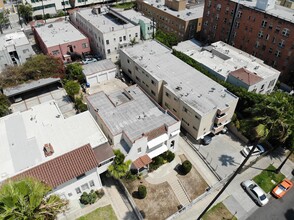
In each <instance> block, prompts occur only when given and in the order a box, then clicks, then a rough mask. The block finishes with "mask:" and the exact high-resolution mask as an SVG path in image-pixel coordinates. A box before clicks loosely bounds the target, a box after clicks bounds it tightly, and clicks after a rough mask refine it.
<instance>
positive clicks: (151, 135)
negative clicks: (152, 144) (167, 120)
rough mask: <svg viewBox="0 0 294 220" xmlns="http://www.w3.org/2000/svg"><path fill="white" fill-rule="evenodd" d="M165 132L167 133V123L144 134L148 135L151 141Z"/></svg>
mask: <svg viewBox="0 0 294 220" xmlns="http://www.w3.org/2000/svg"><path fill="white" fill-rule="evenodd" d="M164 133H166V127H165V125H162V126H160V127H158V128H155V129H154V130H152V131H149V132H146V133H144V135H145V136H147V137H148V141H150V140H153V139H154V138H157V137H159V136H160V135H163V134H164Z"/></svg>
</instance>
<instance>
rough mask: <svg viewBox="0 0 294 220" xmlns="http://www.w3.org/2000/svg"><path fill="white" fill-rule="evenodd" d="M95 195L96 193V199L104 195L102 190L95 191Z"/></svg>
mask: <svg viewBox="0 0 294 220" xmlns="http://www.w3.org/2000/svg"><path fill="white" fill-rule="evenodd" d="M95 193H96V195H97V197H98V199H101V198H102V197H103V196H104V194H105V193H104V190H103V189H99V190H96V191H95Z"/></svg>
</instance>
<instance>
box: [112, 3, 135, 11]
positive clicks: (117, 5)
mask: <svg viewBox="0 0 294 220" xmlns="http://www.w3.org/2000/svg"><path fill="white" fill-rule="evenodd" d="M134 6H135V3H134V2H126V3H122V4H116V5H113V7H114V8H124V9H131V8H133V7H134Z"/></svg>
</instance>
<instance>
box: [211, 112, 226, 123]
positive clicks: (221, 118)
mask: <svg viewBox="0 0 294 220" xmlns="http://www.w3.org/2000/svg"><path fill="white" fill-rule="evenodd" d="M226 120H227V114H226V113H225V114H222V115H216V117H215V120H214V123H215V124H221V123H223V122H224V121H226Z"/></svg>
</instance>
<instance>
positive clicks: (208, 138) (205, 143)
mask: <svg viewBox="0 0 294 220" xmlns="http://www.w3.org/2000/svg"><path fill="white" fill-rule="evenodd" d="M211 140H212V137H211V136H210V135H206V136H204V137H203V139H202V144H203V145H208V144H210V142H211Z"/></svg>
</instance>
